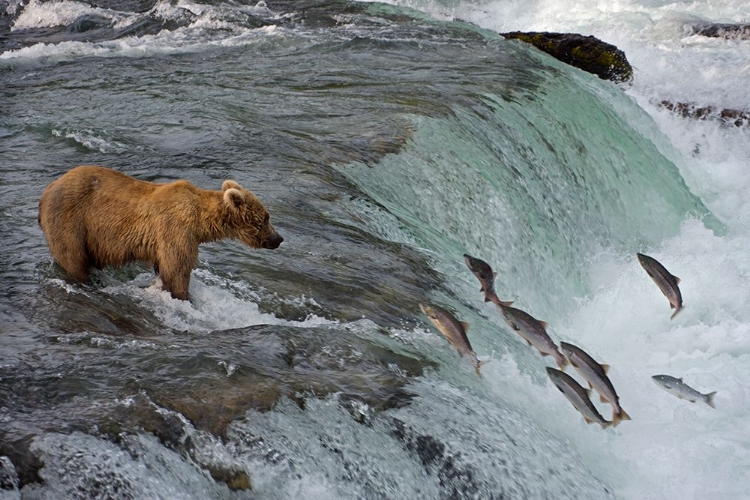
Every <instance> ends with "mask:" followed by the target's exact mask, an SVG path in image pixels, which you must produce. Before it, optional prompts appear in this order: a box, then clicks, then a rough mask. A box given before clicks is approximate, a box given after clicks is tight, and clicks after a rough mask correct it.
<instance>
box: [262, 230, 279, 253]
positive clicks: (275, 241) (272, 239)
mask: <svg viewBox="0 0 750 500" xmlns="http://www.w3.org/2000/svg"><path fill="white" fill-rule="evenodd" d="M283 241H284V238H283V237H282V236H281V235H280V234H279V233H273V234H272V235H271V236H269V237H268V238H266V240H265V241H264V242H263V245H262V246H263V248H268V249H269V250H273V249H274V248H279V245H281V242H283Z"/></svg>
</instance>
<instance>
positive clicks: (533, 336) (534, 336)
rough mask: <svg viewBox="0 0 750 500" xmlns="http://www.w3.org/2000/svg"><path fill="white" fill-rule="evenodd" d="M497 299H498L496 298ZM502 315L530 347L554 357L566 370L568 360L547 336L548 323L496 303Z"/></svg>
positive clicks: (498, 302) (503, 303)
mask: <svg viewBox="0 0 750 500" xmlns="http://www.w3.org/2000/svg"><path fill="white" fill-rule="evenodd" d="M495 298H497V297H495ZM495 304H496V305H497V308H498V309H499V310H500V314H501V315H502V316H503V319H504V320H505V322H506V323H508V325H509V326H510V327H511V328H512V329H513V330H515V331H516V332H517V333H518V334H519V335H520V336H521V337H522V338H523V339H524V340H525V341H526V342H527V343H528V344H529V345H530V346H532V347H535V348H536V349H537V350H538V351H539V353H540V354H541V355H542V356H552V357H553V358H555V363H557V366H559V367H560V369H561V370H564V369H565V365H567V364H568V360H567V359H565V356H563V355H562V353H561V352H560V351H559V350H558V349H557V345H555V343H554V342H552V339H551V338H550V337H549V335H547V323H545V322H544V321H539V320H538V319H536V318H534V317H532V316H531V315H530V314H529V313H527V312H525V311H522V310H520V309H516V308H515V307H510V306H508V305H505V304H507V302H501V301H499V300H498V301H497V302H495Z"/></svg>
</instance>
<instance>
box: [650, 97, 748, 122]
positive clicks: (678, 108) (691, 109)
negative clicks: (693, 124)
mask: <svg viewBox="0 0 750 500" xmlns="http://www.w3.org/2000/svg"><path fill="white" fill-rule="evenodd" d="M659 104H660V105H661V106H662V107H663V108H666V109H668V110H669V111H673V112H675V113H677V114H679V115H680V116H683V117H685V118H694V119H696V120H716V121H718V122H720V123H721V124H722V125H734V126H735V127H744V126H747V125H748V124H750V112H748V111H742V110H739V109H726V108H718V107H716V106H699V105H697V104H695V103H691V102H674V101H670V100H668V99H665V100H663V101H661V102H660V103H659Z"/></svg>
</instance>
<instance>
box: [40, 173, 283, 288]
mask: <svg viewBox="0 0 750 500" xmlns="http://www.w3.org/2000/svg"><path fill="white" fill-rule="evenodd" d="M39 226H40V227H41V228H42V231H43V232H44V236H45V238H46V239H47V244H48V245H49V249H50V252H51V253H52V257H54V259H55V261H56V262H57V263H58V264H59V265H60V266H62V268H63V269H65V270H66V271H67V272H68V273H69V274H70V275H71V276H72V277H73V278H75V279H76V280H78V281H80V282H86V281H88V279H89V268H90V267H91V266H94V267H97V268H99V269H101V268H102V267H104V266H121V265H123V264H125V263H127V262H130V261H134V260H140V261H144V262H148V263H150V264H152V265H153V266H154V270H156V272H157V273H158V274H159V276H160V277H161V280H162V283H163V286H164V289H165V290H168V291H169V292H170V293H171V294H172V297H174V298H177V299H183V300H187V298H188V285H189V284H190V272H191V271H192V269H193V268H194V267H195V265H196V264H197V263H198V245H199V244H201V243H207V242H209V241H216V240H220V239H226V238H236V239H238V240H240V241H241V242H243V243H245V244H246V245H248V246H249V247H252V248H278V247H279V245H280V244H281V242H282V241H284V238H282V237H281V236H280V235H279V233H277V232H276V231H275V230H274V228H273V226H271V222H270V216H269V214H268V211H267V210H266V207H264V206H263V203H261V201H260V200H259V199H258V198H257V197H256V196H255V195H254V194H253V193H251V192H250V191H248V190H247V189H243V188H242V187H241V186H240V185H239V184H238V183H236V182H234V181H230V180H226V181H224V183H223V184H222V185H221V191H212V190H207V189H200V188H197V187H195V186H194V185H192V184H191V183H190V182H188V181H185V180H180V181H175V182H170V183H167V184H157V183H154V182H147V181H142V180H138V179H134V178H132V177H129V176H127V175H125V174H123V173H120V172H117V171H115V170H111V169H108V168H104V167H97V166H89V165H83V166H80V167H76V168H74V169H72V170H70V171H68V172H67V173H65V174H64V175H63V176H62V177H60V178H58V179H56V180H55V181H53V182H52V183H51V184H50V185H49V186H47V188H46V189H45V190H44V192H43V193H42V197H41V199H40V200H39Z"/></svg>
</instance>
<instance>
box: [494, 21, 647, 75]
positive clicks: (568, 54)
mask: <svg viewBox="0 0 750 500" xmlns="http://www.w3.org/2000/svg"><path fill="white" fill-rule="evenodd" d="M500 35H502V36H503V37H504V38H508V39H516V40H521V41H523V42H526V43H530V44H532V45H533V46H534V47H536V48H538V49H539V50H541V51H542V52H546V53H547V54H549V55H551V56H552V57H554V58H555V59H557V60H559V61H562V62H564V63H566V64H570V65H571V66H575V67H576V68H579V69H582V70H583V71H587V72H589V73H593V74H595V75H596V76H598V77H599V78H601V79H602V80H610V81H613V82H616V83H620V82H629V81H631V80H632V79H633V68H632V66H630V63H629V62H628V59H627V57H625V53H624V52H623V51H622V50H620V49H618V48H617V47H615V46H614V45H612V44H609V43H606V42H603V41H601V40H599V39H598V38H596V37H593V36H583V35H579V34H576V33H548V32H533V31H532V32H521V31H513V32H509V33H500Z"/></svg>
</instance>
